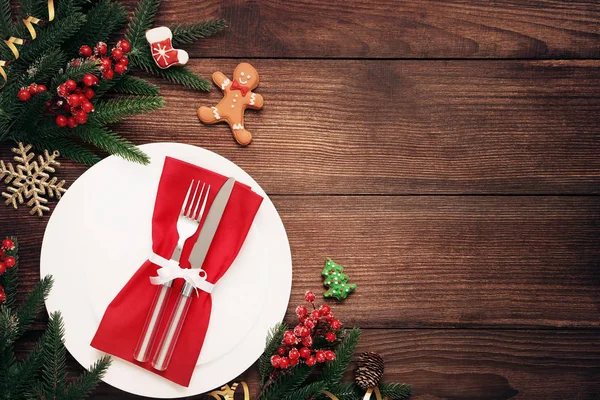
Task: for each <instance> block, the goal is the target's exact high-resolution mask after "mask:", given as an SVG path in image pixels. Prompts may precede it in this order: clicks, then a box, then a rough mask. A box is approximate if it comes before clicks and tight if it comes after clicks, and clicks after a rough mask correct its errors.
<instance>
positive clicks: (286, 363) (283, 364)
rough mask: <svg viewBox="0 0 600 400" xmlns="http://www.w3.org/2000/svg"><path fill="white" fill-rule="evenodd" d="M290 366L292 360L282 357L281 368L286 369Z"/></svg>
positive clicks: (280, 360)
mask: <svg viewBox="0 0 600 400" xmlns="http://www.w3.org/2000/svg"><path fill="white" fill-rule="evenodd" d="M289 366H290V359H289V358H287V357H281V358H280V359H279V368H281V369H286V368H287V367H289Z"/></svg>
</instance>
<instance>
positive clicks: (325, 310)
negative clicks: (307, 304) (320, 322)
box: [319, 304, 331, 315]
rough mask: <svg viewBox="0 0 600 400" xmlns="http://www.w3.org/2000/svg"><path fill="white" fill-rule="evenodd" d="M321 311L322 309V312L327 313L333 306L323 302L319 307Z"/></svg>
mask: <svg viewBox="0 0 600 400" xmlns="http://www.w3.org/2000/svg"><path fill="white" fill-rule="evenodd" d="M319 311H321V314H323V315H327V314H329V313H330V312H331V307H329V306H328V305H327V304H323V305H322V306H321V307H319Z"/></svg>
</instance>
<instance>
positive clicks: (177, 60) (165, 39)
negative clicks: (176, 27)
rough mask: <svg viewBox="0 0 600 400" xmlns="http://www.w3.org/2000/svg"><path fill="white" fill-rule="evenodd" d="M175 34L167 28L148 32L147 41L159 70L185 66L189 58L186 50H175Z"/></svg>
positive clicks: (161, 27) (163, 27) (162, 27)
mask: <svg viewBox="0 0 600 400" xmlns="http://www.w3.org/2000/svg"><path fill="white" fill-rule="evenodd" d="M172 38H173V33H171V30H170V29H169V28H167V27H166V26H160V27H158V28H153V29H150V30H149V31H146V40H147V41H148V43H150V52H151V53H152V57H153V58H154V61H155V62H156V65H158V66H159V68H162V69H166V68H169V67H171V66H173V65H184V64H186V63H187V62H188V60H189V56H188V53H187V52H186V51H185V50H178V49H174V48H173V45H172V44H171V39H172Z"/></svg>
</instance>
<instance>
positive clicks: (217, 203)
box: [189, 178, 235, 268]
mask: <svg viewBox="0 0 600 400" xmlns="http://www.w3.org/2000/svg"><path fill="white" fill-rule="evenodd" d="M234 184H235V179H234V178H229V179H227V182H225V183H224V184H223V186H221V189H219V192H218V193H217V195H216V197H215V199H214V200H213V202H212V205H211V207H210V210H208V215H206V219H205V220H204V225H202V229H201V230H200V235H198V239H197V240H196V244H195V245H194V248H193V249H192V253H191V254H190V258H189V261H190V264H191V265H192V268H200V267H202V264H203V263H204V259H205V258H206V254H207V253H208V249H209V248H210V244H211V243H212V240H213V238H214V237H215V233H216V232H217V228H218V227H219V223H220V222H221V217H222V216H223V212H224V211H225V207H226V206H227V203H228V202H229V197H230V196H231V192H232V191H233V186H234Z"/></svg>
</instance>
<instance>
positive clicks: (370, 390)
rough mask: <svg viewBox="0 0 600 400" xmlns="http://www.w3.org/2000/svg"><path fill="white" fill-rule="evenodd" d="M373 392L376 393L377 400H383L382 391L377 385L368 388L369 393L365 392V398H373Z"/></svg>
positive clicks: (364, 399) (366, 399)
mask: <svg viewBox="0 0 600 400" xmlns="http://www.w3.org/2000/svg"><path fill="white" fill-rule="evenodd" d="M372 393H375V398H376V399H377V400H382V398H381V392H380V391H379V388H378V387H377V386H374V387H372V388H370V389H369V390H367V393H365V397H363V400H369V399H370V398H371V394H372Z"/></svg>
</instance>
